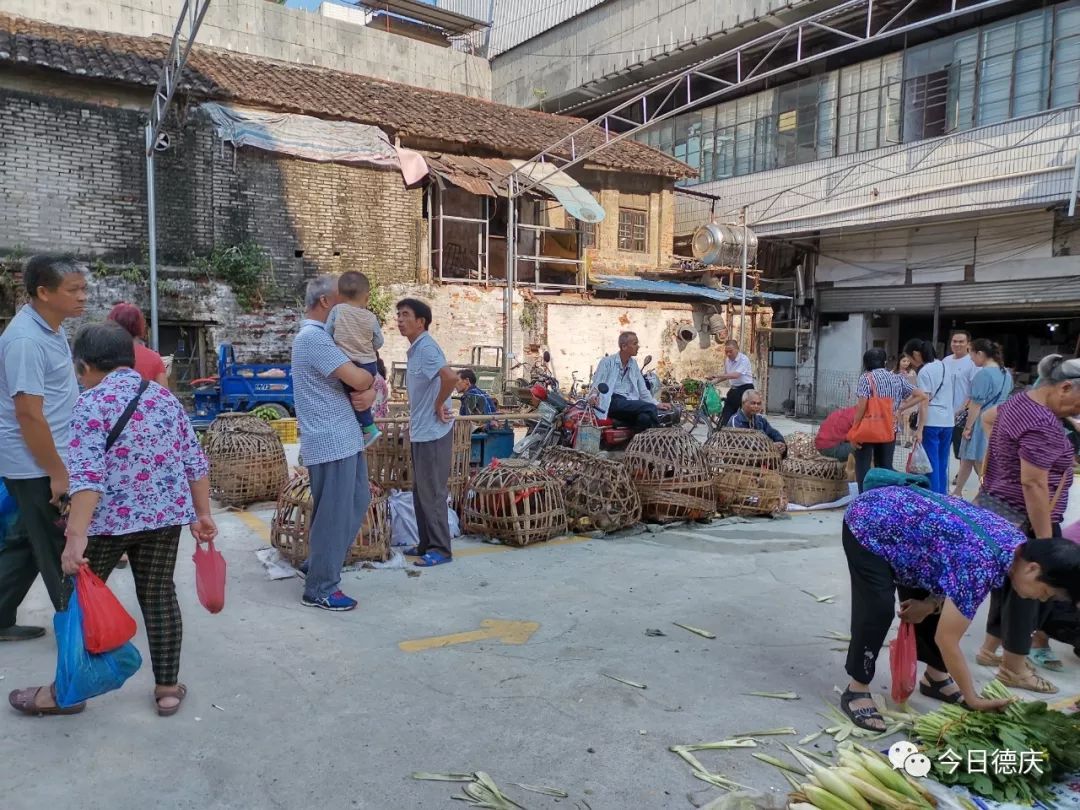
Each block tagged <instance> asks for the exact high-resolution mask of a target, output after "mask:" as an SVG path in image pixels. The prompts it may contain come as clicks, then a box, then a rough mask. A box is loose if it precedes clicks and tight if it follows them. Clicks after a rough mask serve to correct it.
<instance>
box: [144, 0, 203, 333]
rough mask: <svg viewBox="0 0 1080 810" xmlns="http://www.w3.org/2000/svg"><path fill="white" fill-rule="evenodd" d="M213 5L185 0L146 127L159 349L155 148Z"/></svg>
mask: <svg viewBox="0 0 1080 810" xmlns="http://www.w3.org/2000/svg"><path fill="white" fill-rule="evenodd" d="M209 9H210V0H184V6H183V8H182V9H180V16H179V17H178V18H177V20H176V28H175V29H174V30H173V36H172V42H171V43H169V54H168V56H167V57H166V58H165V63H164V64H163V65H162V66H161V76H159V77H158V83H157V87H156V88H154V100H153V101H152V102H151V103H150V112H149V115H148V116H147V121H146V127H145V135H146V140H145V148H146V219H147V226H148V230H149V233H148V246H147V247H148V253H149V259H150V346H151V348H153V349H154V350H155V351H156V350H157V349H158V348H159V345H158V294H157V197H156V195H155V193H154V152H155V151H157V146H158V139H159V138H160V137H161V129H162V127H163V126H165V117H166V116H167V115H168V114H169V108H170V107H171V106H172V100H173V96H174V95H176V88H177V87H178V86H179V84H180V80H181V79H182V78H183V75H184V67H185V66H186V65H187V59H188V54H190V53H191V46H192V45H193V44H194V43H195V37H196V35H197V34H198V33H199V26H201V25H202V21H203V18H204V17H205V16H206V12H207V11H208V10H209Z"/></svg>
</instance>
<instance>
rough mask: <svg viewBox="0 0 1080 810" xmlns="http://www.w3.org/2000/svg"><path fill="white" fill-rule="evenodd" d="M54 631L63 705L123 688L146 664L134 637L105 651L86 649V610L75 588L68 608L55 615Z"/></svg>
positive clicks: (58, 694)
mask: <svg viewBox="0 0 1080 810" xmlns="http://www.w3.org/2000/svg"><path fill="white" fill-rule="evenodd" d="M53 631H54V632H55V633H56V703H57V705H58V706H60V707H61V708H67V707H68V706H74V705H76V704H78V703H82V702H83V701H84V700H89V699H90V698H92V697H97V696H98V695H104V694H105V693H106V692H111V691H113V690H114V689H119V688H120V687H121V686H123V685H124V681H126V680H127V679H128V678H130V677H131V676H132V675H134V674H135V673H136V672H138V671H139V667H141V666H142V656H141V655H139V651H138V650H137V649H135V645H134V644H132V643H131V642H130V641H129V642H128V643H127V644H125V645H124V646H122V647H120V648H118V649H115V650H113V651H112V652H107V653H102V654H101V655H91V654H90V653H88V652H87V651H86V645H85V644H84V643H83V631H82V611H81V610H80V609H79V600H78V599H77V598H76V595H75V593H74V591H73V592H72V594H71V598H70V599H68V604H67V610H61V611H58V612H57V614H56V615H55V616H53Z"/></svg>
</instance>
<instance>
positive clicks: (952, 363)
mask: <svg viewBox="0 0 1080 810" xmlns="http://www.w3.org/2000/svg"><path fill="white" fill-rule="evenodd" d="M949 346H950V348H952V354H950V355H949V356H948V357H946V358H945V359H944V360H942V361H941V362H942V363H944V364H945V369H946V370H947V371H948V372H949V376H950V377H951V378H952V381H953V411H954V412H955V413H956V424H955V425H954V426H953V432H952V451H953V456H954V457H955V458H956V459H959V458H960V442H961V441H963V439H964V426H965V425H966V424H967V404H968V399H970V397H971V381H972V380H973V379H975V375H976V374H977V373H978V371H979V369H978V367H977V366H976V365H975V361H974V360H972V359H971V355H970V354H969V349H970V348H971V335H970V333H968V332H964V331H958V332H953V335H952V341H951V342H950V344H949Z"/></svg>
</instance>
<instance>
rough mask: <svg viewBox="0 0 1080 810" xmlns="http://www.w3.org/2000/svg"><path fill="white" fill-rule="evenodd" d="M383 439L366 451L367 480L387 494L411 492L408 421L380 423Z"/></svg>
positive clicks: (398, 420)
mask: <svg viewBox="0 0 1080 810" xmlns="http://www.w3.org/2000/svg"><path fill="white" fill-rule="evenodd" d="M375 424H376V425H378V427H379V430H381V431H382V436H381V437H380V438H379V440H378V441H377V442H375V443H374V444H373V445H371V447H369V448H367V449H366V450H365V451H364V458H365V460H366V461H367V468H368V479H369V480H370V481H371V482H372V483H374V484H376V485H378V486H379V487H380V488H382V489H385V490H390V489H401V490H411V489H412V485H413V468H412V446H411V445H410V444H409V420H408V419H377V420H376V421H375Z"/></svg>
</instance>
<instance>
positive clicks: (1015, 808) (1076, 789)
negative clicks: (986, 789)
mask: <svg viewBox="0 0 1080 810" xmlns="http://www.w3.org/2000/svg"><path fill="white" fill-rule="evenodd" d="M926 787H927V789H928V790H929V791H930V792H931V793H933V794H934V797H935V798H937V799H938V800H939V803H938V810H952V808H962V810H970V808H973V807H974V808H979V810H1031V808H1032V806H1031V805H1022V804H1013V803H1012V802H995V801H993V800H992V799H984V798H982V797H981V796H979V797H975V796H973V795H972V794H971V793H969V792H968V791H967V790H965V789H963V788H961V787H953V788H946V787H943V786H942V785H939V784H938V783H936V782H932V781H927V783H926ZM1050 790H1051V791H1052V792H1053V793H1054V799H1053V801H1052V802H1051V803H1050V804H1044V803H1042V802H1036V803H1035V805H1034V807H1035V808H1036V810H1080V773H1074V774H1071V775H1070V776H1068V777H1067V778H1066V779H1064V780H1062V781H1061V782H1058V783H1057V784H1055V785H1054V786H1053V787H1051V788H1050ZM957 797H959V801H956V799H957Z"/></svg>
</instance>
